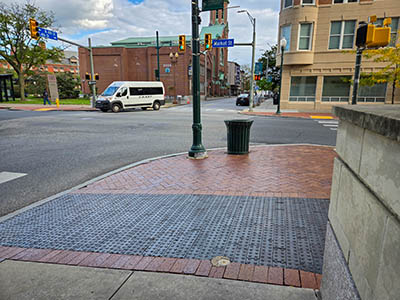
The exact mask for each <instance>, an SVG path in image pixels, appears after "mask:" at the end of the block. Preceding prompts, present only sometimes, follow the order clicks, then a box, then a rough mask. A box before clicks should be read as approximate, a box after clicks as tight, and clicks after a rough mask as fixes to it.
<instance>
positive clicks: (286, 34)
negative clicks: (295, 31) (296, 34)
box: [279, 25, 292, 51]
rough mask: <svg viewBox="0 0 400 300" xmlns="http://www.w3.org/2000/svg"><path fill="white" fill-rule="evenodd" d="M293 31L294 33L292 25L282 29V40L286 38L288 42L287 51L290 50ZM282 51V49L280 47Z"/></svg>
mask: <svg viewBox="0 0 400 300" xmlns="http://www.w3.org/2000/svg"><path fill="white" fill-rule="evenodd" d="M291 31H292V25H287V26H282V27H281V38H280V39H282V38H285V40H286V41H287V44H286V48H285V51H289V50H290V36H291ZM279 49H280V47H279Z"/></svg>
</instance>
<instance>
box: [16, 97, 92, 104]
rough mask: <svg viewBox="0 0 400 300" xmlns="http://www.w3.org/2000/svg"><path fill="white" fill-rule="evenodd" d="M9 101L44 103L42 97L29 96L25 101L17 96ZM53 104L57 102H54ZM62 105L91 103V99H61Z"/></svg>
mask: <svg viewBox="0 0 400 300" xmlns="http://www.w3.org/2000/svg"><path fill="white" fill-rule="evenodd" d="M9 103H15V104H43V99H42V98H28V99H26V100H25V101H21V99H19V98H16V99H15V101H10V102H9ZM52 104H56V103H55V102H52ZM60 105H90V100H89V99H81V98H77V99H60Z"/></svg>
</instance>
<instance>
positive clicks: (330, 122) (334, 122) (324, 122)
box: [318, 121, 339, 124]
mask: <svg viewBox="0 0 400 300" xmlns="http://www.w3.org/2000/svg"><path fill="white" fill-rule="evenodd" d="M318 123H320V124H339V122H338V121H318Z"/></svg>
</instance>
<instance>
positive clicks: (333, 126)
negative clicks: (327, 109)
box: [314, 118, 339, 131]
mask: <svg viewBox="0 0 400 300" xmlns="http://www.w3.org/2000/svg"><path fill="white" fill-rule="evenodd" d="M314 121H316V122H318V124H320V125H322V126H324V127H326V128H329V129H330V130H333V131H337V129H338V126H339V121H338V120H326V119H325V118H323V119H322V120H318V119H314Z"/></svg>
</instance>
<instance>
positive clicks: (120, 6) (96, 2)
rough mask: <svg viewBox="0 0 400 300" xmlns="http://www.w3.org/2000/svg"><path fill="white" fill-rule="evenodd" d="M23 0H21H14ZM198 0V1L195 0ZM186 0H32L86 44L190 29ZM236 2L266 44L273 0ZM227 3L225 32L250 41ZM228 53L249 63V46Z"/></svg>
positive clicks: (271, 34)
mask: <svg viewBox="0 0 400 300" xmlns="http://www.w3.org/2000/svg"><path fill="white" fill-rule="evenodd" d="M2 1H4V0H2ZM5 2H8V3H11V2H15V1H10V0H6V1H5ZM17 2H20V3H24V2H25V1H24V0H17ZM199 2H200V3H201V1H199ZM190 3H191V1H190V0H144V1H143V2H142V3H140V4H133V3H131V2H129V1H128V0H86V1H82V0H64V1H54V0H37V1H35V4H36V5H37V6H39V7H41V8H42V9H44V10H47V11H50V10H51V11H53V12H54V13H55V18H56V22H55V25H57V27H59V29H60V31H61V32H62V33H61V34H60V36H62V37H64V38H66V39H73V40H75V41H76V42H78V43H83V44H87V38H88V37H91V38H92V44H93V45H108V44H109V43H110V42H112V41H117V40H120V39H125V38H128V37H134V36H153V35H155V31H156V30H158V31H159V33H160V35H178V34H188V35H190V34H191V4H190ZM235 5H240V6H241V8H240V9H247V10H248V11H249V13H250V14H251V15H252V16H253V17H255V18H256V20H257V22H256V34H257V50H256V57H259V56H260V54H261V52H260V51H259V50H260V49H267V48H269V46H268V44H275V43H276V39H277V26H278V25H277V22H278V9H279V8H278V5H279V1H278V0H264V1H259V0H246V1H244V0H231V1H230V6H235ZM236 12H237V9H230V10H229V15H228V23H229V35H230V38H234V39H235V41H236V42H251V39H252V25H251V23H250V21H249V19H248V17H247V15H246V14H237V13H236ZM201 17H202V24H201V25H203V26H207V25H208V23H209V13H202V14H201ZM229 59H230V60H234V61H237V62H238V63H239V64H250V62H251V47H234V48H230V49H229Z"/></svg>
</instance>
